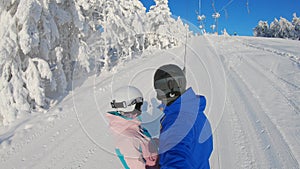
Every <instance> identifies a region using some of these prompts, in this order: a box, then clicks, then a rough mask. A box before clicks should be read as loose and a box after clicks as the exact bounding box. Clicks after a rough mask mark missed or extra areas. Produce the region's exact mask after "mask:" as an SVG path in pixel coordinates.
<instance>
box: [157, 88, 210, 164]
mask: <svg viewBox="0 0 300 169" xmlns="http://www.w3.org/2000/svg"><path fill="white" fill-rule="evenodd" d="M205 106H206V99H205V97H204V96H198V95H196V94H195V93H194V91H193V89H192V88H189V89H188V90H187V91H186V92H185V93H183V94H182V95H181V96H180V97H179V98H177V99H176V100H175V101H174V102H173V103H172V104H171V105H169V106H165V107H164V113H165V115H164V117H162V119H161V131H160V136H159V140H160V141H159V164H160V167H161V168H160V169H207V168H210V165H209V157H210V155H211V152H212V150H213V138H212V131H211V126H210V123H209V121H208V119H207V118H206V116H205V114H204V113H203V111H204V109H205Z"/></svg>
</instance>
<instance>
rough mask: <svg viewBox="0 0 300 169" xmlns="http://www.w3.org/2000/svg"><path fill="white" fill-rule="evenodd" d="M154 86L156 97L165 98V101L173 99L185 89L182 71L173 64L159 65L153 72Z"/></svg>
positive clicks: (168, 101)
mask: <svg viewBox="0 0 300 169" xmlns="http://www.w3.org/2000/svg"><path fill="white" fill-rule="evenodd" d="M154 88H155V89H156V91H157V99H159V100H163V99H166V100H167V103H170V102H172V101H174V100H175V99H176V98H177V97H179V96H180V95H181V94H182V93H183V92H185V90H186V77H185V73H184V71H183V70H182V69H181V68H180V67H178V66H177V65H173V64H168V65H163V66H161V67H160V68H158V69H157V70H156V72H155V74H154Z"/></svg>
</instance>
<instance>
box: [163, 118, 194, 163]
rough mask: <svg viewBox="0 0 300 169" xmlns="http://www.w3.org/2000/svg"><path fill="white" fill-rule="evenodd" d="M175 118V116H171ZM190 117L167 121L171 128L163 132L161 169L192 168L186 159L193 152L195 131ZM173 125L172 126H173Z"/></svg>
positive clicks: (167, 126)
mask: <svg viewBox="0 0 300 169" xmlns="http://www.w3.org/2000/svg"><path fill="white" fill-rule="evenodd" d="M170 119H174V118H170ZM187 120H188V119H184V120H180V121H177V122H175V123H174V122H173V121H168V122H166V123H167V125H166V126H165V127H166V128H169V127H170V129H169V130H168V131H166V132H165V133H163V134H161V136H162V137H161V138H160V139H161V140H160V143H161V144H160V150H162V152H160V157H161V158H160V165H161V169H182V168H192V166H191V164H190V163H188V160H186V158H187V157H189V156H190V155H191V154H192V153H191V152H192V147H191V146H192V145H193V140H194V139H193V137H194V132H193V128H192V125H190V123H189V122H187ZM171 126H172V127H171Z"/></svg>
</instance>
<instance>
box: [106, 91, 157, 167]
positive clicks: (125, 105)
mask: <svg viewBox="0 0 300 169" xmlns="http://www.w3.org/2000/svg"><path fill="white" fill-rule="evenodd" d="M142 104H143V96H142V93H141V92H140V90H138V89H137V88H136V87H133V86H125V87H121V88H119V89H117V90H116V91H114V92H113V100H112V102H111V106H112V108H113V109H114V111H111V112H108V113H107V118H108V119H109V121H110V122H109V126H110V128H111V129H112V131H114V133H115V136H116V149H115V151H116V154H117V156H118V157H119V159H120V161H121V163H122V165H123V167H124V168H125V169H143V168H148V167H150V166H154V165H155V164H156V160H157V157H158V156H157V146H156V143H155V142H154V141H153V140H152V139H151V136H150V134H149V133H148V131H147V130H146V129H144V128H142V127H141V122H140V120H139V115H140V114H141V106H142ZM149 147H150V148H152V149H149Z"/></svg>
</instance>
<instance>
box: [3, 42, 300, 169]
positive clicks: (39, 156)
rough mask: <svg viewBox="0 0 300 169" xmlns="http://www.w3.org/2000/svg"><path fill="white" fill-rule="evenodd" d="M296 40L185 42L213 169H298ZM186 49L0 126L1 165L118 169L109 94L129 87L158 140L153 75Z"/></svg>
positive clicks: (145, 60) (132, 64)
mask: <svg viewBox="0 0 300 169" xmlns="http://www.w3.org/2000/svg"><path fill="white" fill-rule="evenodd" d="M299 47H300V43H299V42H295V41H290V40H282V39H281V40H274V39H264V38H251V37H220V36H201V37H195V38H192V39H190V40H189V41H188V45H187V76H188V85H189V86H192V87H193V88H194V89H195V91H196V92H197V93H199V94H202V95H205V96H206V97H207V101H208V106H207V109H206V111H205V113H206V114H207V116H208V118H209V119H210V121H211V123H212V127H213V131H214V132H213V134H214V151H213V154H212V157H211V166H212V168H217V169H218V168H299V163H300V151H299V150H300V142H299V140H300V135H299V133H300V106H299V105H300V65H299V56H300V51H299ZM183 55H184V47H180V48H175V49H171V50H166V51H157V52H155V53H152V54H147V55H146V54H144V56H143V57H141V58H139V59H135V60H132V61H129V62H126V63H124V64H123V65H120V66H118V67H117V69H116V70H115V72H111V73H102V74H101V75H100V76H92V77H88V78H87V79H86V80H82V81H76V82H74V84H73V91H72V92H71V93H70V94H69V95H67V96H66V97H64V98H63V99H62V101H61V102H59V103H58V104H57V106H55V107H53V108H52V109H51V110H49V111H48V112H45V113H44V114H40V113H36V114H33V115H32V117H29V118H28V119H26V120H24V121H19V122H18V123H16V125H15V126H12V127H10V128H2V129H0V133H1V135H0V145H1V147H0V165H1V168H37V169H39V168H87V169H90V168H105V169H116V168H122V166H121V164H120V162H119V160H118V158H117V157H116V156H115V155H114V147H113V140H112V138H111V137H110V134H109V131H108V126H107V119H106V118H105V116H104V114H105V112H107V111H108V110H109V103H110V101H111V91H112V90H113V89H115V88H117V87H119V86H122V85H127V84H131V85H134V86H136V87H138V88H140V89H141V90H142V92H143V94H144V98H145V103H144V107H143V110H144V113H143V116H142V120H143V125H144V126H145V127H147V128H148V129H149V130H150V132H151V134H152V135H153V136H157V135H158V128H159V124H158V121H159V118H160V116H161V112H160V111H158V110H156V109H155V107H156V106H157V105H158V104H159V103H158V102H157V100H156V99H155V92H154V90H153V87H152V84H153V81H152V77H153V73H154V71H155V69H156V68H158V67H159V66H160V65H163V64H166V63H176V64H179V65H180V66H182V65H183V63H182V61H183Z"/></svg>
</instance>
